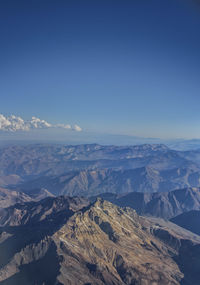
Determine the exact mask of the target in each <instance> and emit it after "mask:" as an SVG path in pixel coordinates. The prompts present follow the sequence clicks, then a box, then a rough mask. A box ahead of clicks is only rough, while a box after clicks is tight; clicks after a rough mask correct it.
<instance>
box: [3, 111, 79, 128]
mask: <svg viewBox="0 0 200 285" xmlns="http://www.w3.org/2000/svg"><path fill="white" fill-rule="evenodd" d="M47 128H62V129H68V130H75V131H77V132H80V131H81V130H82V129H81V127H79V126H78V125H74V127H71V125H68V124H57V125H54V124H50V123H48V122H47V121H45V120H41V119H39V118H36V117H32V118H31V120H23V119H22V118H21V117H17V116H14V115H11V116H8V117H5V116H4V115H2V114H0V131H11V132H16V131H30V130H31V129H47Z"/></svg>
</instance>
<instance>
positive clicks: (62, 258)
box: [0, 197, 200, 285]
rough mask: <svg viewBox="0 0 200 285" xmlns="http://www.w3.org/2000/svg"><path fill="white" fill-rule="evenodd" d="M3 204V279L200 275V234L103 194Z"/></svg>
mask: <svg viewBox="0 0 200 285" xmlns="http://www.w3.org/2000/svg"><path fill="white" fill-rule="evenodd" d="M3 211H4V214H1V222H0V223H1V235H0V248H1V257H0V263H1V268H0V284H2V285H3V284H4V285H11V284H13V285H16V284H21V285H25V284H26V285H29V284H30V285H32V284H38V285H42V284H48V285H51V284H52V285H53V284H60V285H62V284H63V285H68V284H71V285H76V284H80V285H86V284H97V285H98V284H99V285H102V284H108V285H111V284H119V285H125V284H128V285H131V284H142V285H143V284H163V285H165V284H174V285H175V284H177V285H178V284H185V285H189V284H190V285H191V284H193V285H197V284H198V282H199V278H200V262H199V253H200V238H199V236H196V235H195V234H192V233H190V232H188V231H185V230H184V229H182V228H179V227H178V226H175V225H174V224H171V223H170V222H167V223H166V222H164V221H163V220H159V219H156V218H154V220H151V219H148V218H144V217H140V216H138V215H137V214H136V212H135V211H134V210H132V209H131V208H119V207H117V206H115V205H113V204H112V203H110V202H107V201H104V200H102V199H98V200H97V201H96V202H94V203H91V204H88V203H87V202H86V201H85V200H82V199H81V198H69V197H57V198H53V197H50V198H46V199H44V200H42V201H40V202H34V203H33V202H28V203H26V205H24V204H21V205H18V206H17V207H16V208H15V207H14V206H12V207H10V208H9V210H8V209H7V210H6V209H4V210H3ZM6 211H8V212H9V215H7V214H6Z"/></svg>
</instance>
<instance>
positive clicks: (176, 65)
mask: <svg viewBox="0 0 200 285" xmlns="http://www.w3.org/2000/svg"><path fill="white" fill-rule="evenodd" d="M0 98H1V104H0V114H2V115H3V116H4V117H5V118H8V117H9V118H10V116H11V115H15V116H16V117H20V118H22V119H23V120H24V121H25V122H26V124H25V125H26V126H27V122H28V124H29V125H30V122H31V120H32V117H34V118H39V119H41V120H44V121H45V122H46V123H47V124H50V125H51V126H53V128H52V134H53V133H54V132H55V130H56V128H57V126H59V128H62V129H64V127H63V126H67V125H70V128H69V129H70V131H69V130H66V131H68V135H69V136H70V132H71V133H73V136H74V135H75V133H76V134H77V135H78V136H79V137H80V132H79V131H80V130H82V132H81V133H84V132H85V133H92V132H94V133H98V134H99V135H100V134H109V135H114V134H119V135H130V136H141V137H151V138H154V137H156V138H165V139H172V138H200V112H199V105H200V3H199V2H198V1H191V0H180V1H179V0H162V1H160V0H132V1H131V0H120V1H119V0H115V1H114V0H113V1H111V0H101V1H100V0H95V1H88V0H84V1H77V0H71V1H70V0H29V1H27V0H23V1H22V0H18V1H16V0H1V1H0ZM0 123H1V122H0ZM31 126H33V125H31ZM55 126H56V127H55ZM61 126H62V127H61ZM73 126H77V127H80V129H77V130H78V132H74V130H76V127H73ZM66 129H67V128H66ZM31 130H32V127H31ZM7 131H8V132H9V131H10V130H7ZM12 131H13V130H12ZM40 131H41V130H40ZM62 131H64V130H62Z"/></svg>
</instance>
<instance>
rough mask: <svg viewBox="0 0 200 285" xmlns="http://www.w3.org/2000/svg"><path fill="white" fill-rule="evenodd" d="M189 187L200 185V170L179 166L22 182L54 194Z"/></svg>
mask: <svg viewBox="0 0 200 285" xmlns="http://www.w3.org/2000/svg"><path fill="white" fill-rule="evenodd" d="M186 187H200V170H197V169H189V168H183V169H182V168H177V169H170V170H162V171H158V170H156V169H153V168H151V167H141V168H135V169H127V170H126V169H125V170H115V169H96V170H81V171H70V172H67V173H64V174H62V175H59V176H52V175H51V176H40V177H39V178H36V179H35V180H30V181H28V182H25V183H22V184H19V186H18V188H19V189H20V190H22V191H25V193H27V194H29V191H33V190H34V189H38V188H45V189H47V190H48V191H49V192H51V193H52V194H53V195H69V196H77V195H78V196H86V197H89V196H95V195H98V194H101V193H106V192H110V193H115V194H122V193H127V192H144V193H152V192H166V191H171V190H174V189H183V188H186Z"/></svg>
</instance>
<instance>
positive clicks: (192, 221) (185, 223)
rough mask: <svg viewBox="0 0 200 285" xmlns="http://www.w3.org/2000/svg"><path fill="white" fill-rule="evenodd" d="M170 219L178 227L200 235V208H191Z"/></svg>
mask: <svg viewBox="0 0 200 285" xmlns="http://www.w3.org/2000/svg"><path fill="white" fill-rule="evenodd" d="M171 221H172V222H173V223H175V224H177V225H179V226H180V227H183V228H185V229H187V230H189V231H191V232H193V233H195V234H197V235H200V210H199V211H197V210H193V211H189V212H186V213H183V214H181V215H178V216H176V217H174V218H173V219H171Z"/></svg>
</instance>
